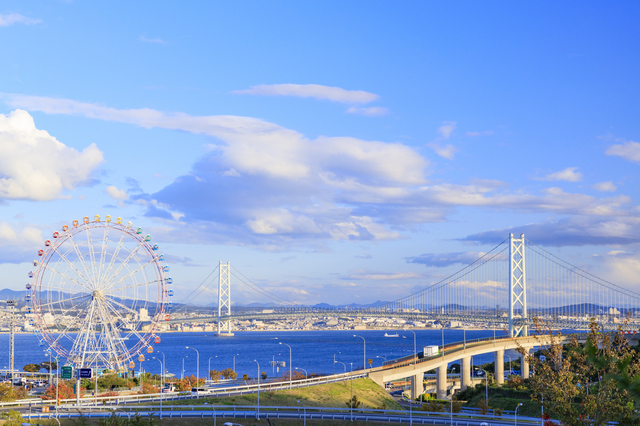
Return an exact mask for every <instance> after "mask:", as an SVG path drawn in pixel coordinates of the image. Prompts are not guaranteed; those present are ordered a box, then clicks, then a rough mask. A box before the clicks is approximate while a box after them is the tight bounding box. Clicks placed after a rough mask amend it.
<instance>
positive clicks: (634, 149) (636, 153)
mask: <svg viewBox="0 0 640 426" xmlns="http://www.w3.org/2000/svg"><path fill="white" fill-rule="evenodd" d="M605 154H607V155H617V156H619V157H622V158H624V159H626V160H629V161H633V162H636V163H639V162H640V143H638V142H633V141H628V142H625V143H623V144H622V145H612V146H610V147H609V149H607V150H606V151H605Z"/></svg>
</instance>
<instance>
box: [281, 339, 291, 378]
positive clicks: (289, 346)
mask: <svg viewBox="0 0 640 426" xmlns="http://www.w3.org/2000/svg"><path fill="white" fill-rule="evenodd" d="M278 344H279V345H287V344H286V343H282V342H278ZM287 346H289V345H287ZM291 377H292V370H291V346H289V389H291V387H292V385H291Z"/></svg>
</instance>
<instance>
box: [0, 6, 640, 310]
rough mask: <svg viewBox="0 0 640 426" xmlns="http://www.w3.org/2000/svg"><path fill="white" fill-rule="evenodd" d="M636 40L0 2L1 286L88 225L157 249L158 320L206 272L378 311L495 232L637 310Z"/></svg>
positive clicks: (556, 14) (483, 11)
mask: <svg viewBox="0 0 640 426" xmlns="http://www.w3.org/2000/svg"><path fill="white" fill-rule="evenodd" d="M639 18H640V6H639V5H638V4H637V3H636V2H624V1H623V2H616V3H613V4H612V3H602V2H562V3H560V4H558V3H557V2H528V3H527V2H519V3H512V2H497V1H496V2H477V3H472V2H418V1H415V2H412V1H407V2H375V1H374V2H372V1H351V2H346V3H345V2H337V1H321V2H320V1H308V2H277V1H264V2H243V1H235V2H205V1H202V2H197V1H194V2H189V3H186V4H184V3H176V2H145V1H141V2H134V3H131V2H117V1H115V2H109V3H104V4H100V3H96V2H79V1H75V2H74V1H71V2H63V1H43V2H22V1H15V2H12V1H5V2H3V3H2V5H1V6H0V40H1V41H2V43H0V61H1V62H0V63H1V64H2V66H0V114H1V115H0V150H1V151H2V152H1V154H2V155H0V175H1V177H2V178H1V179H0V198H1V199H2V203H1V205H0V236H1V237H2V240H3V244H2V245H1V246H0V271H2V275H3V277H5V280H4V284H3V285H4V286H6V287H9V288H14V289H23V288H24V281H25V277H26V272H27V271H28V269H29V262H30V261H31V260H32V259H33V257H34V256H35V253H36V251H37V250H38V249H39V248H41V246H42V245H43V242H44V240H45V239H47V238H49V236H50V235H51V233H52V232H53V231H54V230H58V229H59V228H60V227H61V226H62V225H63V224H64V223H69V222H71V220H73V219H80V218H82V217H83V216H85V215H88V216H93V215H94V214H100V215H103V216H104V215H106V214H110V215H112V216H114V217H115V216H122V217H123V218H125V219H126V220H131V221H132V222H133V223H134V224H135V225H136V226H141V227H143V228H144V229H145V230H149V232H151V233H152V235H153V237H154V240H155V241H157V242H158V243H159V244H160V245H161V246H162V248H163V250H164V252H165V254H166V256H167V259H168V260H169V262H170V263H171V264H172V274H173V278H174V287H175V289H176V290H177V294H176V299H175V300H176V301H180V300H181V298H180V293H181V292H182V293H183V294H185V295H186V294H188V293H190V292H191V290H193V289H194V288H195V287H197V286H198V285H199V284H200V283H201V282H202V280H203V279H204V278H205V277H206V276H207V275H208V273H209V272H210V271H211V270H212V269H213V268H214V267H215V266H216V265H217V263H218V261H221V260H222V261H225V262H226V261H227V260H229V261H231V263H232V265H233V266H234V267H235V268H236V269H237V270H238V271H240V272H242V274H244V275H245V276H246V277H248V278H249V279H251V280H252V281H253V282H255V283H257V284H259V285H260V286H262V287H264V288H266V289H269V290H270V291H272V292H273V293H276V294H279V295H282V296H283V297H285V298H287V299H289V300H291V301H293V302H298V303H316V302H328V303H344V302H347V303H348V302H356V303H370V302H373V301H375V300H392V299H395V298H399V297H402V296H405V295H407V294H409V293H411V292H413V291H416V290H418V289H421V288H423V287H424V286H426V285H428V284H430V283H433V282H434V281H436V280H439V279H440V278H441V277H443V276H446V275H448V274H449V273H451V272H453V271H455V270H457V269H459V268H460V267H461V266H462V265H464V264H465V263H468V262H470V261H473V260H474V259H476V258H477V257H478V256H479V255H480V254H481V253H484V252H486V251H488V250H490V249H491V247H493V246H494V245H495V244H496V243H498V242H500V241H502V240H503V239H504V238H506V237H507V236H508V234H509V233H510V232H513V233H514V234H519V233H521V232H525V235H526V236H527V237H528V238H529V239H530V240H532V241H533V242H536V243H537V244H540V245H542V246H545V247H548V248H549V249H550V250H552V251H554V252H556V253H557V254H558V255H560V256H561V257H563V258H565V259H567V260H570V261H571V262H572V263H574V264H577V265H579V266H581V267H583V268H584V269H587V270H589V271H590V272H592V273H594V274H596V275H598V276H601V277H602V278H605V279H609V280H611V281H613V282H616V283H619V284H621V285H624V286H627V287H630V288H635V289H637V290H640V289H638V288H637V287H638V284H637V279H636V277H637V276H638V273H640V252H639V249H640V245H639V244H640V226H639V225H640V219H639V218H638V213H639V207H638V198H639V197H640V194H639V192H638V187H639V185H638V176H639V174H638V167H640V164H639V163H640V143H638V142H637V141H638V140H640V134H639V130H640V129H639V125H638V116H639V107H638V99H640V96H639V95H640V93H639V92H640V90H639V89H640V82H639V80H638V78H637V76H638V75H639V69H638V68H639V67H638V64H639V62H638V58H639V53H640V46H639V44H640V34H639V32H640V29H639V27H638V25H637V22H638V19H639ZM236 294H237V295H238V300H239V301H243V302H249V301H254V299H255V298H256V297H257V296H255V295H252V294H251V293H246V294H245V293H244V291H239V292H238V293H236ZM207 297H211V298H212V297H213V294H212V293H211V292H209V293H207Z"/></svg>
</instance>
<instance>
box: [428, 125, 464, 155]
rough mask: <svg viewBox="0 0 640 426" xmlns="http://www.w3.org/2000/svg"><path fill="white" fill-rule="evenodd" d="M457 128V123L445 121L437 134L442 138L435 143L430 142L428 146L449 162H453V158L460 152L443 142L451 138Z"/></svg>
mask: <svg viewBox="0 0 640 426" xmlns="http://www.w3.org/2000/svg"><path fill="white" fill-rule="evenodd" d="M455 128H456V122H455V121H445V122H443V123H442V126H440V127H438V129H437V130H436V132H438V133H440V137H439V138H437V139H436V140H435V141H433V142H430V143H428V144H427V146H428V147H429V148H431V149H433V150H434V151H435V153H436V154H438V155H439V156H440V157H443V158H446V159H448V160H453V156H454V155H455V153H456V152H458V148H456V147H455V146H453V145H451V144H447V143H443V142H442V141H443V140H447V139H449V138H450V137H451V134H452V133H453V131H454V130H455Z"/></svg>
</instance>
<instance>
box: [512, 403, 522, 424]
mask: <svg viewBox="0 0 640 426" xmlns="http://www.w3.org/2000/svg"><path fill="white" fill-rule="evenodd" d="M521 405H522V402H521V403H520V404H518V406H517V407H516V414H515V416H514V418H513V419H514V420H513V421H514V426H518V408H520V406H521Z"/></svg>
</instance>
